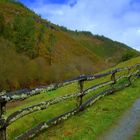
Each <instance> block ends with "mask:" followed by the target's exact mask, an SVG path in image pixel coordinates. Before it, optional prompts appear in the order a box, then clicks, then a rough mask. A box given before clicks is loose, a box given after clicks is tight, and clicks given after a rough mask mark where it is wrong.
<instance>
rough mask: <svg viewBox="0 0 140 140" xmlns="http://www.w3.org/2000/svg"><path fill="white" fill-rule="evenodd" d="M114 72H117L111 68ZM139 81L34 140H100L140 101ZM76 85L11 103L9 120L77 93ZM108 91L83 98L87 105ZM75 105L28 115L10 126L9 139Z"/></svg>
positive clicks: (65, 103) (87, 83)
mask: <svg viewBox="0 0 140 140" xmlns="http://www.w3.org/2000/svg"><path fill="white" fill-rule="evenodd" d="M139 60H140V57H139V58H135V59H133V60H131V61H129V62H125V63H121V64H119V65H118V66H116V67H123V66H128V65H132V64H135V63H138V62H139ZM112 69H114V68H112ZM108 79H110V77H108V76H107V77H106V78H101V79H97V80H94V81H90V82H86V84H85V88H87V87H89V86H92V85H93V84H97V83H99V82H103V81H106V80H108ZM139 85H140V80H137V81H136V82H135V83H134V84H133V85H132V86H131V87H129V88H126V89H125V90H122V91H120V92H117V93H116V94H113V95H110V96H107V97H105V98H103V99H101V100H99V101H97V102H96V103H95V104H94V105H93V106H91V107H89V108H87V110H85V111H83V112H80V113H79V114H77V115H75V116H73V117H71V118H69V119H68V120H66V121H63V122H62V123H60V124H58V125H57V126H54V127H52V128H50V129H49V130H46V131H44V132H42V133H41V134H40V135H38V137H36V138H34V139H35V140H44V139H45V140H46V139H48V140H59V139H60V140H61V139H64V140H84V139H86V140H91V139H97V138H98V136H99V135H100V134H102V133H103V132H104V131H105V130H106V129H108V128H109V127H111V126H112V124H113V123H115V122H116V121H117V119H118V118H119V116H121V114H122V113H123V112H124V111H125V110H127V109H128V108H129V107H130V106H131V105H132V104H133V102H134V101H135V100H136V98H138V97H140V93H139V91H140V88H139ZM77 86H78V85H77V83H75V84H72V85H68V86H65V87H62V88H59V89H57V90H55V91H51V92H47V93H44V94H40V95H37V96H34V97H31V98H29V99H26V100H24V101H21V102H18V103H11V104H8V106H7V112H6V116H8V115H9V114H10V113H12V112H14V111H16V110H18V109H21V108H24V107H27V106H30V105H33V104H36V103H39V102H41V101H45V100H48V99H52V98H54V97H58V96H61V95H65V94H67V93H76V92H77V91H78V90H77ZM103 89H105V88H102V89H99V90H97V91H94V92H91V93H89V94H88V95H86V96H85V97H84V101H85V100H87V99H88V98H89V97H91V96H92V95H94V94H96V93H98V92H100V91H102V90H103ZM75 105H76V99H72V100H67V101H63V102H61V103H59V104H56V105H52V106H50V107H49V108H48V109H46V110H43V111H38V112H35V113H32V114H30V115H27V116H25V117H23V118H21V119H19V120H17V121H16V122H14V123H13V124H11V125H10V126H9V127H8V129H7V132H8V139H9V140H12V139H14V137H15V136H17V135H19V134H21V133H23V132H25V131H26V130H28V129H30V128H32V127H33V126H35V125H37V124H38V123H40V122H42V121H47V120H49V119H51V118H53V117H56V116H57V115H60V114H62V113H64V112H66V111H69V110H71V109H72V108H74V107H75Z"/></svg>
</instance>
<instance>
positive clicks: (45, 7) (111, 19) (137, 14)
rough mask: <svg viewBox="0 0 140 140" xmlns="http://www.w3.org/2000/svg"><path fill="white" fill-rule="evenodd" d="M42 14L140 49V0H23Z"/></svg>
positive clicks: (73, 27)
mask: <svg viewBox="0 0 140 140" xmlns="http://www.w3.org/2000/svg"><path fill="white" fill-rule="evenodd" d="M20 1H21V2H23V3H24V4H25V5H26V6H28V7H29V8H30V9H32V10H34V11H35V12H36V13H38V14H40V15H41V16H42V17H43V18H45V19H48V20H50V21H51V22H53V23H55V24H59V25H63V26H66V27H67V28H69V29H73V30H76V29H77V30H88V31H91V32H92V33H93V34H99V35H105V36H107V37H109V38H111V39H113V40H117V41H121V42H123V43H126V44H127V45H129V46H131V47H133V48H135V49H137V50H140V0H20Z"/></svg>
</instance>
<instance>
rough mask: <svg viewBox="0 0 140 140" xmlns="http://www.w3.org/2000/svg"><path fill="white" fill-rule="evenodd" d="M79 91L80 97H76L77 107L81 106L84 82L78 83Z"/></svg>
mask: <svg viewBox="0 0 140 140" xmlns="http://www.w3.org/2000/svg"><path fill="white" fill-rule="evenodd" d="M78 86H79V91H80V93H82V95H80V96H78V97H77V106H78V107H79V106H80V105H81V104H82V100H83V99H82V98H83V88H84V80H80V81H78Z"/></svg>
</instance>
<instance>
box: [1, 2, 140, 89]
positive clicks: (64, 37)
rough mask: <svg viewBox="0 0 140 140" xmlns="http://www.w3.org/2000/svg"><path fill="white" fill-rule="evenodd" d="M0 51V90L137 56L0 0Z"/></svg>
mask: <svg viewBox="0 0 140 140" xmlns="http://www.w3.org/2000/svg"><path fill="white" fill-rule="evenodd" d="M0 50H1V51H0V67H1V69H0V90H3V89H6V90H14V89H19V88H25V87H34V86H36V85H46V84H49V83H52V82H56V81H62V80H64V79H68V78H71V77H74V76H77V75H80V74H83V73H84V74H90V73H95V72H99V71H101V70H103V69H106V68H109V67H112V66H114V65H116V64H117V63H119V62H120V61H125V60H128V59H130V58H132V57H135V56H137V55H139V52H137V51H135V50H133V49H132V48H130V47H128V46H127V45H125V44H122V43H119V42H116V41H112V40H111V39H108V38H106V37H104V36H98V35H92V34H91V33H90V32H86V31H82V32H78V31H70V30H68V29H66V28H64V27H60V26H58V25H54V24H52V23H50V22H49V21H47V20H44V19H42V18H41V17H40V16H38V15H36V14H35V13H34V12H33V11H31V10H29V9H28V8H27V7H25V6H24V5H22V4H21V3H17V2H13V1H10V0H0Z"/></svg>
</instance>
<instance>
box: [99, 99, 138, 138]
mask: <svg viewBox="0 0 140 140" xmlns="http://www.w3.org/2000/svg"><path fill="white" fill-rule="evenodd" d="M138 127H140V99H138V100H136V102H135V103H134V104H133V106H132V107H131V108H130V109H129V110H128V111H127V112H126V113H125V114H124V115H123V116H122V117H121V118H120V120H119V121H118V122H117V124H116V125H115V126H114V127H113V128H111V129H110V130H109V131H108V132H106V133H105V134H104V135H103V137H102V138H101V140H132V138H133V135H134V134H135V133H136V130H137V129H138Z"/></svg>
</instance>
